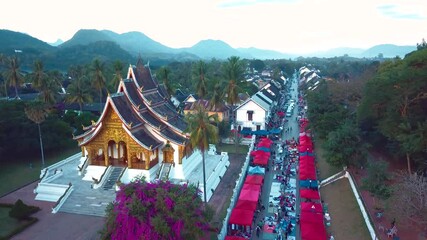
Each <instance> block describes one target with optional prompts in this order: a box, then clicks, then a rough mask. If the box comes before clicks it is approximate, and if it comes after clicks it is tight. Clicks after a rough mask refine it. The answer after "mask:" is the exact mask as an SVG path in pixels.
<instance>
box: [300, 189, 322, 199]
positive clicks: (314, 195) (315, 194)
mask: <svg viewBox="0 0 427 240" xmlns="http://www.w3.org/2000/svg"><path fill="white" fill-rule="evenodd" d="M299 195H300V197H301V198H307V199H313V200H319V199H320V194H319V191H318V190H313V189H306V188H301V189H300V190H299Z"/></svg>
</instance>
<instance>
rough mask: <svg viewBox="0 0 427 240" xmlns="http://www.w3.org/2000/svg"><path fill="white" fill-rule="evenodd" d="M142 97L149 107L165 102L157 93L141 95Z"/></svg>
mask: <svg viewBox="0 0 427 240" xmlns="http://www.w3.org/2000/svg"><path fill="white" fill-rule="evenodd" d="M142 96H143V97H144V98H145V99H146V100H147V101H148V102H147V104H149V105H150V106H151V105H156V104H158V103H161V102H164V101H165V98H164V97H162V95H160V93H159V92H158V91H153V92H149V93H143V94H142Z"/></svg>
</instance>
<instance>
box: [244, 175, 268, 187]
mask: <svg viewBox="0 0 427 240" xmlns="http://www.w3.org/2000/svg"><path fill="white" fill-rule="evenodd" d="M263 183H264V177H263V176H262V175H247V176H246V179H245V184H255V185H262V184H263Z"/></svg>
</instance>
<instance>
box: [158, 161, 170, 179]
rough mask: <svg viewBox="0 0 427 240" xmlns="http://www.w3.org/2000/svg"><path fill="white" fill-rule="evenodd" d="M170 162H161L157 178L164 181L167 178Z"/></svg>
mask: <svg viewBox="0 0 427 240" xmlns="http://www.w3.org/2000/svg"><path fill="white" fill-rule="evenodd" d="M171 168H172V164H171V163H162V166H161V167H160V171H159V177H158V179H160V180H162V181H166V180H168V178H169V172H170V171H171Z"/></svg>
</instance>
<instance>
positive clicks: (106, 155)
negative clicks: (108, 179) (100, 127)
mask: <svg viewBox="0 0 427 240" xmlns="http://www.w3.org/2000/svg"><path fill="white" fill-rule="evenodd" d="M102 151H103V153H104V163H105V166H106V167H108V166H109V165H110V163H109V161H108V142H107V143H104V148H103V149H102Z"/></svg>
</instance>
